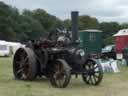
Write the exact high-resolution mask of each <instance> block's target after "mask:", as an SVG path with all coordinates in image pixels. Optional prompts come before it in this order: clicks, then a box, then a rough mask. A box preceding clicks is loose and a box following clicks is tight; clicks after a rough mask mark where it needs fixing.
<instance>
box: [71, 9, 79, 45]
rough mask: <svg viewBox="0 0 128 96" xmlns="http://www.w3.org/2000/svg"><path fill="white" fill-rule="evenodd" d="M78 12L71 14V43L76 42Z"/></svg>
mask: <svg viewBox="0 0 128 96" xmlns="http://www.w3.org/2000/svg"><path fill="white" fill-rule="evenodd" d="M78 14H79V13H78V11H73V12H71V18H72V41H73V42H74V43H75V42H76V41H77V40H78Z"/></svg>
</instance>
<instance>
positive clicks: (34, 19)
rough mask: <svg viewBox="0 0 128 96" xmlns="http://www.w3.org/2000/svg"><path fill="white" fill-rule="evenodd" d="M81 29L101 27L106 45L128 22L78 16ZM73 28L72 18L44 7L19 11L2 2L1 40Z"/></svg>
mask: <svg viewBox="0 0 128 96" xmlns="http://www.w3.org/2000/svg"><path fill="white" fill-rule="evenodd" d="M78 24H79V30H85V29H99V30H102V31H103V42H104V45H106V44H111V43H113V42H114V41H113V37H112V35H113V34H115V33H116V32H117V31H118V30H120V29H126V28H128V23H124V24H119V23H118V22H99V21H98V19H97V18H95V17H91V16H88V15H82V16H79V17H78ZM57 28H59V29H67V30H71V20H70V19H66V20H61V19H59V18H57V17H56V16H53V15H51V14H49V13H47V12H46V11H45V10H43V9H35V10H27V9H25V10H23V11H22V12H21V11H19V10H18V9H17V8H16V7H12V6H10V5H7V4H5V3H4V2H0V40H8V41H19V42H26V41H28V40H36V39H39V38H43V37H44V36H46V35H47V34H48V32H54V31H56V29H57Z"/></svg>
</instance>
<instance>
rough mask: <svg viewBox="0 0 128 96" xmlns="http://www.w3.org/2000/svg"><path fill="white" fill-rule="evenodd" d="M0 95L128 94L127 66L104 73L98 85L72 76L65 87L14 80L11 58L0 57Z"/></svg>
mask: <svg viewBox="0 0 128 96" xmlns="http://www.w3.org/2000/svg"><path fill="white" fill-rule="evenodd" d="M0 96H128V68H127V67H121V72H120V73H118V74H110V73H107V74H104V78H103V82H102V83H101V84H100V85H99V86H89V85H87V84H85V83H84V82H83V81H82V79H81V78H80V77H79V79H76V78H75V77H72V79H71V82H70V84H69V86H68V87H67V88H64V89H58V88H53V87H52V86H51V85H50V83H49V82H48V80H44V79H43V80H36V81H32V82H25V81H16V80H14V77H13V73H12V59H11V58H0Z"/></svg>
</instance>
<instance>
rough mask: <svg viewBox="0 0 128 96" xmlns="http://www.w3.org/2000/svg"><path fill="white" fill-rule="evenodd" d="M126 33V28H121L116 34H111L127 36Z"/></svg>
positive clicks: (127, 31)
mask: <svg viewBox="0 0 128 96" xmlns="http://www.w3.org/2000/svg"><path fill="white" fill-rule="evenodd" d="M127 35H128V29H122V30H120V31H118V32H117V33H116V34H114V35H113V36H114V37H116V36H127Z"/></svg>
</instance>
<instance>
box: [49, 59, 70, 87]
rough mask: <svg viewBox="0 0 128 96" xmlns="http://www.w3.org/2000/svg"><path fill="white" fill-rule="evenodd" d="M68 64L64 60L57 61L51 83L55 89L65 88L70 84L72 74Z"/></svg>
mask: <svg viewBox="0 0 128 96" xmlns="http://www.w3.org/2000/svg"><path fill="white" fill-rule="evenodd" d="M66 66H68V64H67V63H66V61H64V60H60V59H59V60H56V61H55V63H54V68H53V73H52V75H51V76H50V82H51V84H52V85H53V86H54V87H57V88H65V87H67V85H68V84H69V82H70V78H71V73H70V69H69V68H68V67H66Z"/></svg>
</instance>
